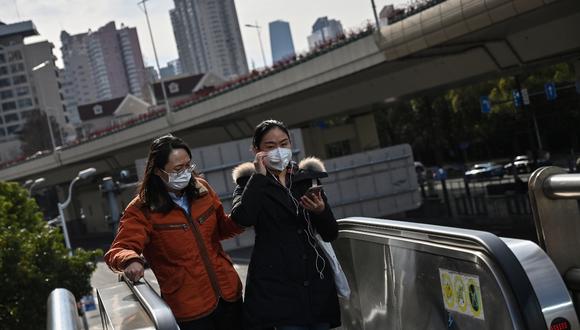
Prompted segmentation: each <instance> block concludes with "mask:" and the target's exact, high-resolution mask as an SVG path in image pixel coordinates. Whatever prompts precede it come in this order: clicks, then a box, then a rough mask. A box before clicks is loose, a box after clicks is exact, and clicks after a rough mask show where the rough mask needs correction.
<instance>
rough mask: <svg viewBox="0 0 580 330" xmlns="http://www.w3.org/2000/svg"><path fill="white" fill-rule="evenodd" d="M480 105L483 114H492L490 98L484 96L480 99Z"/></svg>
mask: <svg viewBox="0 0 580 330" xmlns="http://www.w3.org/2000/svg"><path fill="white" fill-rule="evenodd" d="M479 105H480V106H481V112H483V113H490V112H491V102H489V97H487V96H482V97H480V98H479Z"/></svg>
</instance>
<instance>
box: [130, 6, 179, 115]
mask: <svg viewBox="0 0 580 330" xmlns="http://www.w3.org/2000/svg"><path fill="white" fill-rule="evenodd" d="M147 1H149V0H141V1H140V2H138V3H137V5H143V12H145V19H146V20H147V27H148V28H149V36H150V37H151V45H152V46H153V55H155V64H157V71H158V72H159V82H160V83H161V91H162V92H163V100H164V102H165V107H166V110H167V114H168V117H167V118H169V113H170V112H171V106H170V105H169V100H168V99H167V92H166V91H165V81H164V79H163V76H161V67H160V66H159V58H158V57H157V50H156V48H155V41H154V40H153V32H152V31H151V23H150V22H149V14H148V13H147ZM154 94H155V93H154Z"/></svg>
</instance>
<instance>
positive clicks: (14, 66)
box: [10, 63, 24, 73]
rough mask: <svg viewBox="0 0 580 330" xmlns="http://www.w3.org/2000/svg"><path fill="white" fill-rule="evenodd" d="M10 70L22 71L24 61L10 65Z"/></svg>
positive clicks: (14, 71) (13, 71)
mask: <svg viewBox="0 0 580 330" xmlns="http://www.w3.org/2000/svg"><path fill="white" fill-rule="evenodd" d="M10 71H12V73H17V72H22V71H24V63H16V64H12V65H11V66H10Z"/></svg>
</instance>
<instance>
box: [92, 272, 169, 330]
mask: <svg viewBox="0 0 580 330" xmlns="http://www.w3.org/2000/svg"><path fill="white" fill-rule="evenodd" d="M97 297H98V301H99V310H100V315H101V322H102V328H103V329H107V330H108V329H143V330H144V329H161V330H178V329H179V327H178V325H177V322H176V320H175V317H174V316H173V313H172V312H171V309H170V308H169V306H168V305H167V304H166V303H165V301H163V299H161V297H160V296H159V295H158V294H157V292H156V291H155V290H154V289H153V287H152V285H151V284H150V283H149V282H148V281H147V280H146V279H141V280H139V281H138V282H133V281H131V280H129V279H127V278H126V277H125V276H123V275H122V276H119V282H117V283H114V284H111V285H109V286H107V287H101V288H99V289H97Z"/></svg>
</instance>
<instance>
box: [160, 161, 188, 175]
mask: <svg viewBox="0 0 580 330" xmlns="http://www.w3.org/2000/svg"><path fill="white" fill-rule="evenodd" d="M196 167H197V165H196V164H195V163H193V164H190V165H188V166H186V167H185V168H184V169H182V170H180V171H178V172H169V173H168V172H165V171H164V170H163V169H161V171H162V172H163V173H165V174H167V175H175V176H180V175H182V174H185V173H187V172H189V173H191V172H193V170H195V168H196Z"/></svg>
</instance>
